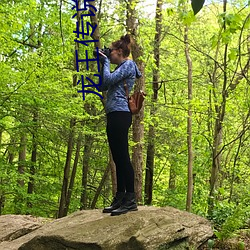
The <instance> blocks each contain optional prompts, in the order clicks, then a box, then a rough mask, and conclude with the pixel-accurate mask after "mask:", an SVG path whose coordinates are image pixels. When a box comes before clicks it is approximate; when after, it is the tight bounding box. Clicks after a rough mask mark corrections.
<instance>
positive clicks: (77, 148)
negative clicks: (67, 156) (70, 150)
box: [63, 132, 82, 216]
mask: <svg viewBox="0 0 250 250" xmlns="http://www.w3.org/2000/svg"><path fill="white" fill-rule="evenodd" d="M81 142H82V133H81V132H80V133H79V135H78V138H77V142H76V154H75V159H74V164H73V168H72V173H71V177H70V183H69V188H68V193H67V197H66V205H65V209H64V211H63V216H66V215H67V214H68V210H69V204H70V200H71V195H72V191H73V187H74V182H75V176H76V170H77V164H78V160H79V155H80V148H81Z"/></svg>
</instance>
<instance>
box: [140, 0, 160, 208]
mask: <svg viewBox="0 0 250 250" xmlns="http://www.w3.org/2000/svg"><path fill="white" fill-rule="evenodd" d="M162 4H163V1H162V0H157V4H156V15H155V23H156V27H155V30H156V32H155V39H154V44H155V45H154V59H155V67H154V69H153V95H152V106H151V110H150V117H153V116H154V115H155V114H156V108H155V103H156V102H157V98H158V88H159V86H158V85H159V84H158V82H159V67H160V40H161V29H162ZM154 157H155V126H153V125H150V126H149V132H148V147H147V159H146V176H145V189H144V192H145V197H144V200H145V204H146V205H150V204H151V203H152V197H153V178H154Z"/></svg>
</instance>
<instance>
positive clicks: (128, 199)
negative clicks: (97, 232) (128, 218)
mask: <svg viewBox="0 0 250 250" xmlns="http://www.w3.org/2000/svg"><path fill="white" fill-rule="evenodd" d="M137 210H138V208H137V205H136V199H135V193H130V192H127V193H125V196H124V198H123V200H122V204H121V206H120V207H119V208H117V209H115V210H113V211H112V212H111V216H115V215H120V214H126V213H127V212H130V211H137Z"/></svg>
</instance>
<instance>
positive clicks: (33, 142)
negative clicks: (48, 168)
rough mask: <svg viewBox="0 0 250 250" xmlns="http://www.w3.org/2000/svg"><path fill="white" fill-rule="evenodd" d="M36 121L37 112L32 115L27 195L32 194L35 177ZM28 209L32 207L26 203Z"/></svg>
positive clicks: (29, 203)
mask: <svg viewBox="0 0 250 250" xmlns="http://www.w3.org/2000/svg"><path fill="white" fill-rule="evenodd" d="M37 121H38V112H37V110H35V111H34V113H33V132H32V152H31V162H32V164H31V166H30V169H29V171H30V175H31V176H30V177H29V182H28V194H32V193H33V191H34V177H33V176H34V175H35V165H36V159H37V141H36V140H37V138H36V133H37ZM27 205H28V207H32V203H31V202H30V201H28V204H27Z"/></svg>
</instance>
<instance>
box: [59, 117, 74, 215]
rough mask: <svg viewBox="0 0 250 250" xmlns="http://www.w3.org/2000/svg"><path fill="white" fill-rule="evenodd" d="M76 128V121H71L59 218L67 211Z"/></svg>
mask: <svg viewBox="0 0 250 250" xmlns="http://www.w3.org/2000/svg"><path fill="white" fill-rule="evenodd" d="M74 126H75V119H73V118H72V119H71V121H70V132H69V138H68V146H67V155H66V162H65V166H64V176H63V184H62V190H61V198H60V204H59V211H58V216H57V217H58V218H61V217H63V216H64V211H65V209H66V197H67V192H68V184H69V178H70V176H69V173H70V163H71V158H72V151H73V147H74V146H73V143H74Z"/></svg>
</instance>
